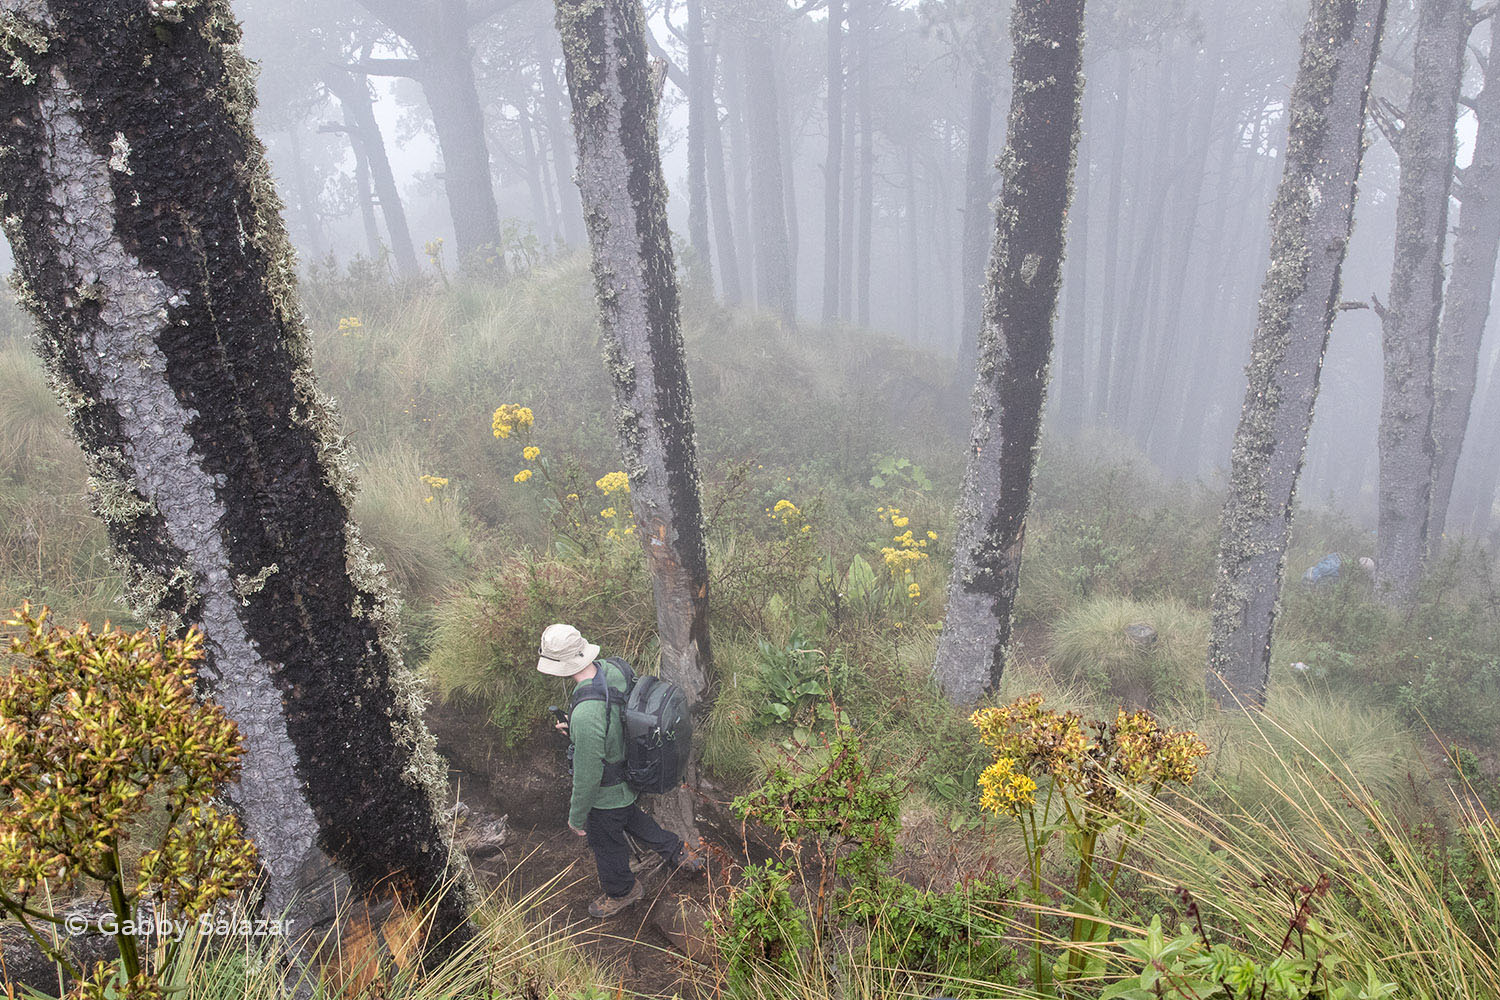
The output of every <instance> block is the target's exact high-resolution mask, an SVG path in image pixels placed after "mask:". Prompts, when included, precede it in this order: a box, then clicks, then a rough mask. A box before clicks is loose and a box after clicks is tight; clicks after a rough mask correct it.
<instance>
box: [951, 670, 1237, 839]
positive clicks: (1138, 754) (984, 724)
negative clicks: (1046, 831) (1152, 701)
mask: <svg viewBox="0 0 1500 1000" xmlns="http://www.w3.org/2000/svg"><path fill="white" fill-rule="evenodd" d="M969 721H970V722H971V723H973V724H974V726H975V728H977V729H978V730H979V738H980V740H981V741H983V743H984V745H985V746H986V747H988V748H989V749H990V751H991V752H992V753H993V754H994V757H995V762H994V764H992V765H991V766H990V768H989V769H987V770H986V771H985V772H984V774H983V775H981V776H980V779H979V787H980V789H981V791H982V792H983V793H984V794H983V795H982V797H981V799H980V805H981V807H982V808H985V809H988V810H990V811H991V812H996V813H1007V814H1009V815H1012V816H1013V815H1015V814H1016V812H1017V810H1018V809H1019V808H1020V807H1022V806H1025V805H1029V804H1030V801H1028V800H1026V798H1025V795H1024V794H1023V793H1022V792H1021V791H1020V788H1021V785H1019V784H1015V785H1012V784H1008V783H1009V782H1012V776H1013V775H1022V776H1025V777H1027V778H1028V779H1030V780H1031V781H1032V782H1033V788H1034V787H1035V785H1034V782H1035V780H1036V778H1038V777H1040V776H1042V775H1044V774H1045V775H1050V776H1051V778H1052V779H1053V781H1054V782H1056V783H1057V785H1058V786H1059V787H1060V788H1062V789H1063V790H1064V793H1065V794H1067V793H1068V791H1069V790H1071V791H1073V792H1076V793H1078V794H1079V795H1080V796H1081V799H1080V801H1082V802H1085V803H1087V806H1086V807H1085V808H1086V810H1087V811H1088V812H1089V813H1090V816H1089V817H1088V820H1087V822H1089V823H1093V824H1099V823H1104V822H1106V821H1107V814H1108V813H1109V811H1110V810H1111V809H1112V808H1114V807H1115V806H1116V803H1117V800H1118V799H1119V793H1120V789H1121V787H1122V786H1127V785H1147V786H1150V789H1151V791H1152V792H1153V793H1154V792H1155V791H1156V790H1158V789H1160V788H1161V786H1162V785H1164V784H1167V783H1168V782H1174V783H1176V784H1180V785H1190V784H1192V781H1193V778H1194V777H1196V776H1197V773H1198V761H1199V759H1200V758H1202V757H1203V756H1205V755H1206V754H1207V753H1208V746H1207V745H1206V744H1205V743H1204V742H1203V740H1202V739H1200V738H1199V736H1198V734H1197V733H1194V732H1190V731H1178V730H1174V729H1167V728H1163V727H1162V726H1161V725H1160V724H1159V723H1158V722H1157V721H1156V719H1155V718H1154V717H1152V715H1151V713H1150V712H1146V711H1137V712H1126V711H1125V710H1124V709H1121V710H1120V711H1119V712H1118V713H1117V714H1116V715H1115V718H1114V721H1113V722H1111V723H1105V722H1097V721H1096V722H1086V721H1084V719H1083V717H1082V716H1080V715H1079V714H1078V713H1077V712H1058V711H1054V710H1052V709H1048V708H1044V707H1042V696H1041V695H1039V694H1033V695H1028V696H1027V697H1024V698H1017V699H1016V700H1015V701H1013V702H1011V703H1010V704H1009V705H1006V706H1004V707H1002V708H982V709H980V710H979V711H977V712H975V713H974V714H973V715H972V716H970V717H969Z"/></svg>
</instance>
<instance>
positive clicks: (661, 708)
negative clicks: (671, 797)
mask: <svg viewBox="0 0 1500 1000" xmlns="http://www.w3.org/2000/svg"><path fill="white" fill-rule="evenodd" d="M600 662H601V663H608V664H609V665H610V666H612V667H614V668H615V669H616V670H618V671H620V673H622V674H624V675H625V693H624V694H621V693H619V692H618V691H616V690H614V689H613V688H611V687H610V686H609V684H608V682H607V681H606V680H605V677H604V671H603V670H602V669H601V670H597V671H595V672H594V679H593V680H592V681H591V682H590V683H588V684H586V685H581V686H580V687H579V688H578V689H577V690H576V691H574V692H573V700H572V704H571V705H570V706H569V709H568V714H569V715H572V710H573V709H575V708H577V707H578V706H579V704H580V703H582V702H585V701H602V702H604V733H605V738H606V739H608V737H609V727H610V724H611V723H612V722H613V721H614V717H615V713H614V712H613V711H611V709H613V708H615V707H616V706H618V707H619V709H620V716H621V718H622V720H623V722H624V726H625V759H624V760H623V761H617V762H614V763H611V762H609V761H605V762H604V778H603V780H602V781H600V784H601V785H618V784H619V783H620V782H622V781H623V782H625V783H626V784H628V785H629V786H630V787H631V788H633V789H635V790H636V791H637V792H668V791H671V790H672V789H673V788H676V787H677V786H678V785H680V784H682V779H683V776H684V775H685V774H686V773H687V762H688V754H690V753H691V752H692V748H693V721H692V718H691V717H690V716H689V715H688V701H687V695H686V694H684V693H683V690H682V688H680V687H678V686H677V685H676V684H673V683H671V682H670V681H664V680H662V679H661V678H660V677H651V676H646V677H637V676H636V675H635V671H634V670H632V669H631V667H630V664H629V663H626V662H625V661H624V660H622V659H621V658H620V657H618V656H612V657H610V658H609V659H607V660H602V661H600Z"/></svg>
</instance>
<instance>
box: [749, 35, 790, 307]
mask: <svg viewBox="0 0 1500 1000" xmlns="http://www.w3.org/2000/svg"><path fill="white" fill-rule="evenodd" d="M760 30H761V29H760V28H758V27H757V28H753V29H752V30H751V32H750V34H748V35H747V36H746V37H745V50H744V51H745V58H744V59H743V60H742V61H741V62H740V69H741V70H742V71H743V72H744V73H745V97H746V109H745V110H746V112H747V118H748V126H749V128H748V131H749V140H750V149H749V153H750V205H751V212H752V213H753V214H754V216H755V224H754V232H755V304H756V305H758V306H760V307H761V308H762V309H770V310H772V311H773V312H775V313H776V314H777V315H778V316H780V317H781V319H782V322H784V323H786V325H787V327H788V328H791V327H793V326H795V325H796V323H797V310H796V304H795V303H794V302H793V301H792V271H791V247H790V244H789V243H788V238H787V228H786V200H785V197H784V192H783V190H782V163H781V128H780V127H779V123H778V114H777V100H776V68H775V65H774V62H773V59H774V56H773V55H772V50H771V43H770V42H769V41H768V40H767V39H766V38H765V37H764V36H763V35H762V34H760Z"/></svg>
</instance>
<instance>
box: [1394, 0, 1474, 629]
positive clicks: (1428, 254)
mask: <svg viewBox="0 0 1500 1000" xmlns="http://www.w3.org/2000/svg"><path fill="white" fill-rule="evenodd" d="M1417 8H1418V17H1417V41H1416V50H1415V52H1414V54H1413V58H1414V60H1415V66H1414V72H1413V74H1412V89H1411V97H1410V98H1409V100H1408V102H1407V110H1406V121H1405V124H1404V126H1403V127H1402V129H1401V131H1400V133H1399V134H1398V135H1397V136H1396V137H1395V144H1396V154H1397V156H1398V158H1399V159H1400V162H1401V189H1400V193H1399V195H1398V196H1397V199H1396V259H1395V263H1394V264H1393V265H1392V267H1391V293H1390V300H1389V302H1387V304H1386V307H1385V311H1384V312H1383V313H1382V314H1381V341H1382V345H1383V353H1384V356H1385V381H1384V386H1383V391H1382V393H1381V399H1380V434H1379V438H1378V441H1379V445H1380V505H1379V512H1380V528H1379V546H1378V555H1377V556H1376V557H1375V579H1376V589H1377V591H1378V592H1379V593H1380V595H1381V596H1382V597H1383V598H1384V599H1385V600H1387V601H1389V602H1392V603H1394V604H1398V605H1405V604H1407V603H1409V602H1410V601H1411V600H1412V599H1413V598H1414V597H1415V596H1416V590H1417V583H1418V581H1419V580H1420V579H1421V576H1422V568H1423V566H1424V565H1425V563H1426V561H1427V545H1428V529H1429V526H1430V524H1431V514H1432V481H1433V471H1434V466H1435V459H1436V455H1437V445H1436V443H1435V442H1434V440H1433V436H1432V417H1433V406H1434V401H1433V384H1432V371H1433V363H1434V357H1435V355H1436V350H1437V337H1438V318H1439V315H1440V313H1441V311H1442V308H1443V249H1444V247H1445V246H1446V243H1447V237H1448V193H1449V191H1450V190H1451V189H1452V186H1453V155H1454V142H1455V138H1454V121H1455V119H1456V118H1457V115H1458V93H1459V86H1460V84H1461V83H1462V82H1463V62H1464V43H1465V42H1466V41H1467V40H1468V36H1469V21H1468V16H1467V15H1468V4H1467V3H1466V2H1465V0H1420V2H1419V3H1418V5H1417Z"/></svg>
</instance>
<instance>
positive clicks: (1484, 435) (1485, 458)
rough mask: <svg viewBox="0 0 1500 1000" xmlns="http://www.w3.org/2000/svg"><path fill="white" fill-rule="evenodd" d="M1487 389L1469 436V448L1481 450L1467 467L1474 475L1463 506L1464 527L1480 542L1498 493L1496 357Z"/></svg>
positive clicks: (1499, 381) (1499, 383)
mask: <svg viewBox="0 0 1500 1000" xmlns="http://www.w3.org/2000/svg"><path fill="white" fill-rule="evenodd" d="M1488 385H1489V391H1488V392H1487V393H1486V394H1485V400H1484V407H1483V409H1481V410H1480V413H1479V419H1478V422H1476V423H1475V425H1474V433H1472V434H1470V435H1469V442H1470V444H1472V445H1474V446H1477V447H1479V448H1481V449H1483V451H1481V459H1480V460H1479V461H1477V462H1474V463H1472V464H1471V466H1470V468H1472V469H1474V475H1473V477H1472V479H1471V481H1470V484H1469V491H1468V493H1467V497H1468V500H1469V502H1468V503H1467V504H1465V505H1464V523H1465V524H1467V525H1468V529H1469V533H1470V535H1471V536H1473V537H1474V538H1483V537H1484V534H1485V532H1487V531H1488V530H1489V527H1490V519H1491V516H1492V512H1493V511H1494V508H1495V495H1496V490H1497V489H1500V455H1497V453H1496V451H1495V447H1496V444H1495V443H1496V442H1497V441H1500V356H1497V357H1496V358H1495V362H1494V364H1493V365H1491V366H1490V380H1489V382H1488Z"/></svg>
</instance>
